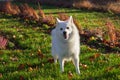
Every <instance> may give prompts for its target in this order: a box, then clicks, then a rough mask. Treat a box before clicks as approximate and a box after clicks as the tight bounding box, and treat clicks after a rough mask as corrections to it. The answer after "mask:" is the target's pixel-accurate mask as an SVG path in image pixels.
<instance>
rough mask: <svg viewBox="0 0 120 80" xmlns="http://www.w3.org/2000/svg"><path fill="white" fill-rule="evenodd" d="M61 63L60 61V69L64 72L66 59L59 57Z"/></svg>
mask: <svg viewBox="0 0 120 80" xmlns="http://www.w3.org/2000/svg"><path fill="white" fill-rule="evenodd" d="M59 63H60V70H61V73H62V72H64V60H63V58H59Z"/></svg>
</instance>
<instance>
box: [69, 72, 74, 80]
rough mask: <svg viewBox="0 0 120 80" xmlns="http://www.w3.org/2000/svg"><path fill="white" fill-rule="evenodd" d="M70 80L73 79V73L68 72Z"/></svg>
mask: <svg viewBox="0 0 120 80" xmlns="http://www.w3.org/2000/svg"><path fill="white" fill-rule="evenodd" d="M68 78H69V80H70V79H72V78H73V74H72V72H71V71H69V72H68Z"/></svg>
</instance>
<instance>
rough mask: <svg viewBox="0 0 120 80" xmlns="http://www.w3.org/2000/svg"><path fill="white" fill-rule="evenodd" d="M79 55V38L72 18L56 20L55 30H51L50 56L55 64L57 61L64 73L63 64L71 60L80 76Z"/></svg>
mask: <svg viewBox="0 0 120 80" xmlns="http://www.w3.org/2000/svg"><path fill="white" fill-rule="evenodd" d="M79 53H80V37H79V32H78V29H77V27H76V26H75V24H74V22H73V18H72V16H70V18H69V19H68V20H66V21H61V20H59V19H58V18H57V23H56V28H55V29H53V30H52V56H53V58H54V61H55V63H56V62H57V59H58V60H59V62H60V69H61V72H64V62H65V61H68V60H72V61H73V63H74V65H75V68H76V72H77V73H78V74H80V70H79Z"/></svg>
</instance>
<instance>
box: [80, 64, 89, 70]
mask: <svg viewBox="0 0 120 80" xmlns="http://www.w3.org/2000/svg"><path fill="white" fill-rule="evenodd" d="M80 66H82V67H83V68H84V69H87V68H88V66H87V65H86V64H80Z"/></svg>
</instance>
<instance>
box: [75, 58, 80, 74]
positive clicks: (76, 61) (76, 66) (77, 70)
mask: <svg viewBox="0 0 120 80" xmlns="http://www.w3.org/2000/svg"><path fill="white" fill-rule="evenodd" d="M73 63H74V65H75V68H76V72H77V73H78V74H80V70H79V57H78V56H75V57H74V58H73Z"/></svg>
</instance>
